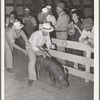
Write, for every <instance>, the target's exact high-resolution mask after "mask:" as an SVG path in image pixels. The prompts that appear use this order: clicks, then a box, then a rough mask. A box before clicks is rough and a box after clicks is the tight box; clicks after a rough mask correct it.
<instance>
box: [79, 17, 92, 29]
mask: <svg viewBox="0 0 100 100" xmlns="http://www.w3.org/2000/svg"><path fill="white" fill-rule="evenodd" d="M92 25H93V20H92V19H91V18H86V19H84V20H83V23H82V24H81V28H82V29H84V28H86V27H89V26H92Z"/></svg>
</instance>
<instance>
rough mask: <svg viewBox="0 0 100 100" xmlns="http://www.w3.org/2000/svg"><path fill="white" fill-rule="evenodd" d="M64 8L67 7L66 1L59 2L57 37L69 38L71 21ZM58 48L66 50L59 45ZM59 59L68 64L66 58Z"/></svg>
mask: <svg viewBox="0 0 100 100" xmlns="http://www.w3.org/2000/svg"><path fill="white" fill-rule="evenodd" d="M64 9H65V3H63V2H59V3H58V5H57V7H56V10H57V14H58V19H57V22H56V24H55V31H56V38H57V39H65V40H67V39H68V33H67V28H68V24H69V21H70V17H69V15H68V14H66V13H65V11H64ZM57 50H58V51H63V52H65V48H62V47H57ZM59 61H60V62H61V63H63V64H66V61H64V60H59Z"/></svg>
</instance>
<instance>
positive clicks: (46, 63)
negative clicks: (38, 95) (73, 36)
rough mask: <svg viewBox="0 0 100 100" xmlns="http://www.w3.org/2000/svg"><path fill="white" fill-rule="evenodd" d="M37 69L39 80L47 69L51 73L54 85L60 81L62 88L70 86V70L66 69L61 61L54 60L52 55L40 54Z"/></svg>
mask: <svg viewBox="0 0 100 100" xmlns="http://www.w3.org/2000/svg"><path fill="white" fill-rule="evenodd" d="M35 69H36V75H37V79H38V80H39V78H40V76H41V72H42V70H45V71H46V72H48V73H49V77H50V78H51V81H52V86H53V87H54V86H55V85H56V82H58V83H59V87H60V88H62V87H68V86H69V82H68V70H67V69H64V67H63V66H62V65H61V64H60V63H58V62H57V61H55V60H53V59H52V58H51V57H48V56H46V57H43V56H38V57H37V60H36V66H35Z"/></svg>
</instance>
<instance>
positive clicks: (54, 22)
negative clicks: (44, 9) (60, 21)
mask: <svg viewBox="0 0 100 100" xmlns="http://www.w3.org/2000/svg"><path fill="white" fill-rule="evenodd" d="M51 20H52V24H53V26H54V25H55V24H56V18H55V17H54V16H52V19H51Z"/></svg>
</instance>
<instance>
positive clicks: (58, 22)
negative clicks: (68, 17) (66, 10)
mask: <svg viewBox="0 0 100 100" xmlns="http://www.w3.org/2000/svg"><path fill="white" fill-rule="evenodd" d="M60 25H61V17H58V20H57V23H56V24H55V30H58V29H59V26H60Z"/></svg>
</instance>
